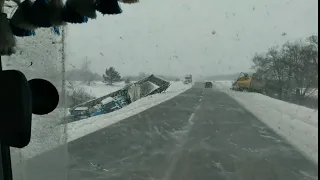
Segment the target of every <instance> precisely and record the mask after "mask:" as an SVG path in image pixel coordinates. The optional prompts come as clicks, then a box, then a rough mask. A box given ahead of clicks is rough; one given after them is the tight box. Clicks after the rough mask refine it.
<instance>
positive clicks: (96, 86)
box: [73, 81, 125, 97]
mask: <svg viewBox="0 0 320 180" xmlns="http://www.w3.org/2000/svg"><path fill="white" fill-rule="evenodd" d="M73 83H74V86H75V87H77V88H83V90H84V91H86V92H87V93H89V94H90V95H92V96H94V97H101V96H104V95H107V94H110V93H112V92H115V91H117V90H119V89H121V88H123V87H124V86H125V83H124V82H118V83H115V84H113V85H106V84H105V83H103V82H101V81H95V82H93V83H92V84H91V85H90V86H89V85H87V84H85V83H83V82H79V81H76V82H73Z"/></svg>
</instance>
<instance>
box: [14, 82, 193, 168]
mask: <svg viewBox="0 0 320 180" xmlns="http://www.w3.org/2000/svg"><path fill="white" fill-rule="evenodd" d="M121 84H122V85H123V86H124V83H120V84H116V85H115V86H106V85H104V84H99V83H97V84H95V85H92V86H89V87H88V86H87V87H86V86H85V85H82V86H83V87H84V89H86V90H87V91H88V92H93V95H96V96H98V95H99V96H100V95H106V94H108V93H110V92H113V91H116V90H117V89H120V88H121V87H122V86H121ZM190 87H191V85H185V84H183V83H182V82H171V86H170V87H169V88H168V89H167V90H166V92H164V93H161V94H155V95H152V96H147V97H145V98H142V99H140V100H138V101H136V102H133V103H131V104H130V105H128V106H126V107H124V108H122V109H120V110H117V111H115V112H112V113H109V114H105V115H101V116H96V117H92V118H88V119H84V120H81V121H77V122H72V123H69V124H68V125H61V124H60V120H59V119H60V118H62V117H63V116H64V115H65V114H66V113H67V109H56V110H55V111H54V112H52V113H50V114H48V115H45V116H33V121H32V123H33V124H32V137H31V142H30V144H29V145H28V146H27V147H25V148H23V149H21V150H20V149H15V148H11V154H12V161H13V163H18V162H21V161H23V160H24V159H27V158H31V157H33V156H35V155H37V154H40V153H42V152H45V151H47V150H50V149H52V148H54V147H57V146H59V145H62V144H65V143H67V142H70V141H72V140H75V139H77V138H80V137H82V136H85V135H87V134H89V133H92V132H94V131H97V130H99V129H101V128H104V127H107V126H109V125H111V124H113V123H116V122H118V121H121V120H123V119H125V118H128V117H130V116H132V115H135V114H138V113H140V112H142V111H144V110H146V109H148V108H151V107H153V106H155V105H157V104H160V103H162V102H164V101H167V100H169V99H171V98H173V97H174V96H177V95H178V94H180V93H182V92H184V91H186V90H187V89H189V88H190Z"/></svg>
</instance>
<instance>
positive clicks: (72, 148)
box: [23, 83, 318, 180]
mask: <svg viewBox="0 0 320 180" xmlns="http://www.w3.org/2000/svg"><path fill="white" fill-rule="evenodd" d="M23 170H24V174H23V176H24V177H25V178H27V180H63V179H68V180H196V179H199V180H212V179H214V180H305V179H306V180H308V179H310V180H313V179H318V178H317V177H318V168H317V165H314V164H313V163H311V162H309V161H308V160H307V159H306V158H305V157H303V156H302V155H301V153H299V152H298V151H297V150H296V149H295V148H293V147H292V146H291V145H290V144H288V143H287V142H286V141H285V140H284V139H283V138H281V137H279V136H278V135H276V134H275V133H274V132H273V131H272V130H271V129H269V128H268V127H266V125H264V124H263V123H262V122H260V121H259V120H258V119H257V118H256V117H254V116H253V115H252V114H250V113H249V112H248V111H247V110H245V109H244V108H243V107H242V106H241V105H239V104H238V103H237V102H236V101H235V100H233V99H232V98H231V97H229V96H228V95H226V94H224V93H222V92H219V91H218V90H217V89H216V88H215V87H213V88H212V89H204V88H203V83H196V84H195V86H194V87H193V88H191V89H190V90H188V91H186V92H184V93H182V94H180V95H178V96H176V97H175V98H173V99H171V100H169V101H166V102H164V103H162V104H160V105H158V106H155V107H153V108H150V109H148V110H147V111H144V112H142V113H140V114H138V115H135V116H132V117H130V118H128V119H125V120H123V121H120V122H118V123H116V124H113V125H111V126H109V127H106V128H104V129H102V130H100V131H97V132H94V133H92V134H89V135H87V136H84V137H82V138H80V139H77V140H75V141H73V142H71V143H69V144H67V145H66V146H61V147H59V148H57V149H54V150H52V151H49V152H46V153H43V154H41V155H39V156H36V157H35V158H33V159H30V160H29V161H27V162H26V163H25V166H24V169H23Z"/></svg>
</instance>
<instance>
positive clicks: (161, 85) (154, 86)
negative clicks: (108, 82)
mask: <svg viewBox="0 0 320 180" xmlns="http://www.w3.org/2000/svg"><path fill="white" fill-rule="evenodd" d="M169 86H170V83H169V82H168V81H165V80H163V79H161V78H158V77H156V76H154V75H150V76H148V77H146V78H144V79H141V80H140V81H137V82H135V83H132V84H128V85H126V86H125V87H123V88H122V89H119V90H117V91H115V92H112V93H110V94H107V95H105V96H102V97H99V98H96V99H93V100H90V101H87V102H84V103H81V104H78V105H76V106H74V107H72V108H70V110H69V111H70V114H71V115H72V114H75V113H76V111H75V110H76V108H77V107H87V108H89V109H91V108H93V107H95V106H96V105H98V104H100V103H101V102H102V101H103V100H104V99H106V98H109V97H112V98H115V99H116V97H121V98H122V99H123V100H124V101H126V104H130V103H131V102H134V101H136V100H138V99H140V98H142V97H145V96H149V95H152V94H156V93H161V92H164V91H165V90H167V89H168V87H169Z"/></svg>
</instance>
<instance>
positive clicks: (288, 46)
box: [252, 36, 318, 102]
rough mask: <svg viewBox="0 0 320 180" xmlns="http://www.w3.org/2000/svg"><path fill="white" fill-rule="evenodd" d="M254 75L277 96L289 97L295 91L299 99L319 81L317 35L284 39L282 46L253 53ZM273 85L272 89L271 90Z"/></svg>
mask: <svg viewBox="0 0 320 180" xmlns="http://www.w3.org/2000/svg"><path fill="white" fill-rule="evenodd" d="M252 61H253V63H254V66H253V68H254V69H255V70H256V73H257V74H260V75H262V77H263V78H264V79H265V80H266V81H267V82H269V83H267V85H268V86H267V87H266V88H268V89H269V90H270V89H273V90H276V92H277V94H278V95H279V96H278V97H279V98H280V99H282V98H283V95H286V97H290V96H292V95H293V94H294V93H293V92H294V90H295V91H296V93H295V94H296V97H297V100H298V101H299V102H300V101H302V100H304V99H305V97H307V94H308V93H307V92H309V91H310V88H312V87H314V86H317V82H318V37H317V36H311V37H309V38H307V41H296V42H286V43H285V44H284V45H283V46H282V47H281V48H278V47H272V48H270V49H269V50H268V51H267V53H261V54H255V56H254V57H253V59H252ZM274 88H275V89H274Z"/></svg>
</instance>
